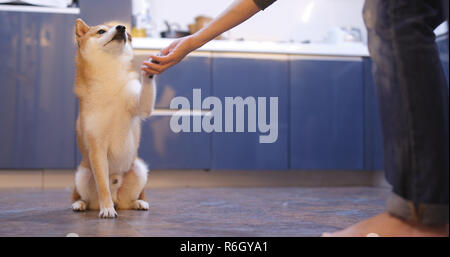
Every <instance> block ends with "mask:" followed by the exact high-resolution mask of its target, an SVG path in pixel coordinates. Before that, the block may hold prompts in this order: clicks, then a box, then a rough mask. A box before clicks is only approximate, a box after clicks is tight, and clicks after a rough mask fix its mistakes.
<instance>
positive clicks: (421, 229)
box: [322, 212, 448, 237]
mask: <svg viewBox="0 0 450 257" xmlns="http://www.w3.org/2000/svg"><path fill="white" fill-rule="evenodd" d="M322 236H323V237H366V236H369V237H370V236H374V237H376V236H380V237H382V236H386V237H448V224H447V225H443V226H425V225H422V224H418V223H413V222H407V221H404V220H401V219H399V218H397V217H394V216H392V215H390V214H389V213H387V212H383V213H381V214H379V215H377V216H375V217H372V218H369V219H366V220H363V221H361V222H359V223H357V224H355V225H353V226H351V227H348V228H346V229H343V230H340V231H337V232H334V233H323V234H322Z"/></svg>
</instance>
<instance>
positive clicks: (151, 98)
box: [137, 72, 156, 118]
mask: <svg viewBox="0 0 450 257" xmlns="http://www.w3.org/2000/svg"><path fill="white" fill-rule="evenodd" d="M141 84H142V90H141V94H140V96H139V103H138V106H137V108H138V115H139V116H140V117H142V118H147V117H148V116H150V114H151V113H152V111H153V109H154V107H155V97H156V85H155V79H154V78H149V77H147V75H145V73H144V72H141Z"/></svg>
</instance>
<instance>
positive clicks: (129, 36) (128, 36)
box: [127, 32, 133, 43]
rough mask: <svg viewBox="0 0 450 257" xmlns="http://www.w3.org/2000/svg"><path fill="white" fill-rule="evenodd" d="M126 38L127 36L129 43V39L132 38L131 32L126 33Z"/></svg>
mask: <svg viewBox="0 0 450 257" xmlns="http://www.w3.org/2000/svg"><path fill="white" fill-rule="evenodd" d="M127 38H128V41H130V43H131V41H132V40H133V38H132V37H131V34H130V33H128V32H127Z"/></svg>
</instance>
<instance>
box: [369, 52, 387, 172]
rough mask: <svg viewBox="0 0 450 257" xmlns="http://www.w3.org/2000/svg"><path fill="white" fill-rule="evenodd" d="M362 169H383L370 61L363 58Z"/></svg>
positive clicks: (381, 146) (376, 105)
mask: <svg viewBox="0 0 450 257" xmlns="http://www.w3.org/2000/svg"><path fill="white" fill-rule="evenodd" d="M364 142H365V147H364V148H365V152H364V169H366V170H383V137H382V132H381V120H380V113H379V110H378V101H377V95H376V90H375V84H374V80H373V76H372V61H371V60H370V59H369V58H365V59H364Z"/></svg>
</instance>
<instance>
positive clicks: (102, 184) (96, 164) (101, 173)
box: [89, 144, 117, 218]
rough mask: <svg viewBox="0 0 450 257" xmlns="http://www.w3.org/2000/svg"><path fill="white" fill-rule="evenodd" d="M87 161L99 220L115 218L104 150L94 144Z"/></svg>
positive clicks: (115, 213)
mask: <svg viewBox="0 0 450 257" xmlns="http://www.w3.org/2000/svg"><path fill="white" fill-rule="evenodd" d="M89 159H90V162H91V168H92V170H93V173H94V178H95V184H96V186H97V194H98V199H99V204H100V206H99V207H100V212H99V214H98V216H99V217H100V218H116V217H117V212H116V210H115V209H114V203H113V201H112V197H111V191H110V189H109V171H108V159H107V155H106V149H104V148H102V147H99V146H97V145H95V144H93V145H91V146H90V151H89Z"/></svg>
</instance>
